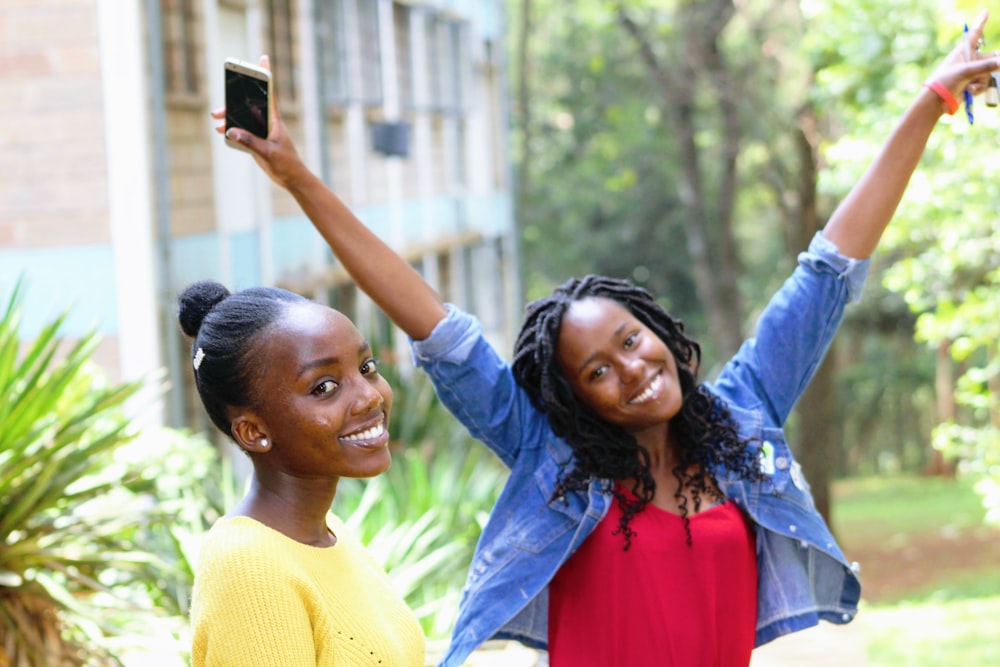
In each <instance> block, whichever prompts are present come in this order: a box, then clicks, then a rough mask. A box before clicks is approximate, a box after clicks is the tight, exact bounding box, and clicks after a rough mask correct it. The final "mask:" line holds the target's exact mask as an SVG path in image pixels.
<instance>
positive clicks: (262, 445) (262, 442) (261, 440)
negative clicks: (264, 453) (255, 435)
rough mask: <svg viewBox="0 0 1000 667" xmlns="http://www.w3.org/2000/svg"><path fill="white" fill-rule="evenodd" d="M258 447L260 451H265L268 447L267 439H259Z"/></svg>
mask: <svg viewBox="0 0 1000 667" xmlns="http://www.w3.org/2000/svg"><path fill="white" fill-rule="evenodd" d="M260 446H261V448H262V449H267V446H268V442H267V438H261V439H260Z"/></svg>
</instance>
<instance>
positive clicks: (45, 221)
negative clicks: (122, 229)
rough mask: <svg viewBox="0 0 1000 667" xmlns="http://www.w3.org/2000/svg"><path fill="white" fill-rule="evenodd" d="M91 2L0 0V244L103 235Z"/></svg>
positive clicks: (92, 240)
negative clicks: (1, 100) (0, 100)
mask: <svg viewBox="0 0 1000 667" xmlns="http://www.w3.org/2000/svg"><path fill="white" fill-rule="evenodd" d="M97 33H98V28H97V8H96V0H49V1H48V2H44V3H40V2H36V1H34V0H4V1H3V2H2V3H0V89H2V90H3V91H4V93H3V97H4V104H3V105H0V248H8V249H18V248H39V247H49V246H68V245H79V244H100V243H107V242H108V240H109V230H108V224H107V212H108V204H107V181H106V178H105V171H106V170H105V161H106V158H105V149H104V123H103V119H102V101H101V73H100V62H99V59H98V34H97Z"/></svg>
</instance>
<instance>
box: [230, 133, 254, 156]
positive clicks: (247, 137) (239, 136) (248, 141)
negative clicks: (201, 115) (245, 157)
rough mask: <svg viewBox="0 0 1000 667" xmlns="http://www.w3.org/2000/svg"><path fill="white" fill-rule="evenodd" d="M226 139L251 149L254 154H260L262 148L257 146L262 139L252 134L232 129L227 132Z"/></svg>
mask: <svg viewBox="0 0 1000 667" xmlns="http://www.w3.org/2000/svg"><path fill="white" fill-rule="evenodd" d="M226 139H229V140H230V141H234V142H236V143H238V144H240V145H241V146H244V147H246V148H249V149H250V150H251V151H252V152H254V153H260V147H259V146H258V145H257V142H258V141H260V139H258V138H257V137H255V136H254V135H253V133H252V132H247V131H246V130H241V129H239V128H235V127H231V128H229V129H228V130H226Z"/></svg>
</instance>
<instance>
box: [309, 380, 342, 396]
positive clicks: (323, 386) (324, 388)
mask: <svg viewBox="0 0 1000 667" xmlns="http://www.w3.org/2000/svg"><path fill="white" fill-rule="evenodd" d="M336 388H337V383H336V382H334V381H333V380H323V381H322V382H320V383H319V384H318V385H316V388H315V389H313V394H315V395H316V396H328V395H330V394H332V393H333V390H334V389H336Z"/></svg>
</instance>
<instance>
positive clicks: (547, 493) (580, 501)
mask: <svg viewBox="0 0 1000 667" xmlns="http://www.w3.org/2000/svg"><path fill="white" fill-rule="evenodd" d="M560 472H561V470H560V466H559V464H558V463H557V462H556V461H555V459H554V458H553V457H552V456H542V457H541V460H540V461H539V462H538V464H537V466H536V468H535V470H534V471H533V473H532V475H531V477H530V478H527V479H525V480H524V483H523V484H522V485H521V488H520V491H521V493H522V496H521V501H520V507H519V508H518V509H516V510H514V511H513V512H511V513H510V514H509V517H508V524H507V526H506V527H505V528H504V530H503V541H504V542H505V543H506V544H508V545H510V546H512V547H514V548H516V549H520V550H522V551H528V552H531V553H539V552H541V551H543V550H545V549H546V548H547V547H548V546H550V545H551V544H552V543H553V542H555V541H556V540H558V539H559V538H561V537H563V536H564V535H566V533H568V532H570V531H572V530H574V529H575V528H576V526H577V525H578V524H579V523H580V521H581V520H582V517H583V514H584V512H585V511H586V509H587V495H586V493H581V492H574V493H569V494H567V495H566V496H564V497H562V498H557V499H555V500H551V499H552V494H553V492H554V491H555V488H556V481H557V480H558V479H559V474H560ZM525 476H526V477H527V475H525ZM550 501H551V502H550Z"/></svg>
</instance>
